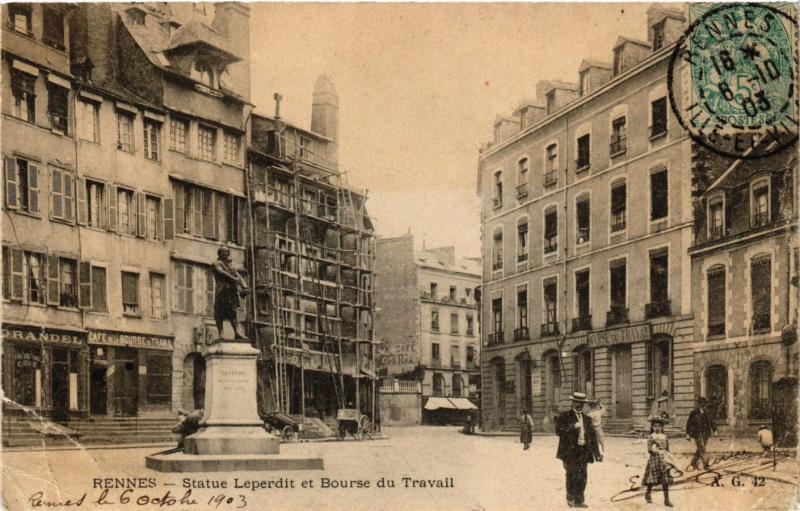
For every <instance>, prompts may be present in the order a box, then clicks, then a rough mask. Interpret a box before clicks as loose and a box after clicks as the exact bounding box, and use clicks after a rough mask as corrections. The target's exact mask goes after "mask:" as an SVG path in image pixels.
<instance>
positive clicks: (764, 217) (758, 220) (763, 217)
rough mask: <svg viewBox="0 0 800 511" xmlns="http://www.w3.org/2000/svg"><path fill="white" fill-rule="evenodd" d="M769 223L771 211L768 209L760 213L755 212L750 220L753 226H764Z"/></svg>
mask: <svg viewBox="0 0 800 511" xmlns="http://www.w3.org/2000/svg"><path fill="white" fill-rule="evenodd" d="M768 223H769V213H768V212H766V211H761V212H758V213H754V214H753V218H752V220H751V222H750V224H751V227H762V226H764V225H767V224H768Z"/></svg>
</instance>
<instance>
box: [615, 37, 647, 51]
mask: <svg viewBox="0 0 800 511" xmlns="http://www.w3.org/2000/svg"><path fill="white" fill-rule="evenodd" d="M625 43H633V44H638V45H639V46H645V47H647V48H649V47H650V43H648V42H647V41H641V40H639V39H632V38H630V37H625V36H619V37H617V42H615V43H614V48H615V49H616V48H617V47H619V46H622V45H623V44H625Z"/></svg>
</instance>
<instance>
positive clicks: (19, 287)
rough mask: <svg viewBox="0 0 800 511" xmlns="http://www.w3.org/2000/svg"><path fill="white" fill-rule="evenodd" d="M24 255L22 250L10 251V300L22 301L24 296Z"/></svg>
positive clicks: (14, 249)
mask: <svg viewBox="0 0 800 511" xmlns="http://www.w3.org/2000/svg"><path fill="white" fill-rule="evenodd" d="M24 257H25V254H24V253H23V252H22V249H19V248H12V249H11V299H12V300H22V298H23V297H24V296H25V263H24Z"/></svg>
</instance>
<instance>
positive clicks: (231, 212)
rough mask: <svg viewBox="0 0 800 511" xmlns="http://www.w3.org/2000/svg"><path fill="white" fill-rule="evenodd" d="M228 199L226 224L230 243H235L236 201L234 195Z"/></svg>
mask: <svg viewBox="0 0 800 511" xmlns="http://www.w3.org/2000/svg"><path fill="white" fill-rule="evenodd" d="M227 199H228V201H227V202H228V211H227V215H226V217H225V222H226V224H227V230H228V241H232V242H233V241H236V222H235V220H234V218H236V200H235V199H234V197H233V195H228V196H227ZM290 232H291V231H290Z"/></svg>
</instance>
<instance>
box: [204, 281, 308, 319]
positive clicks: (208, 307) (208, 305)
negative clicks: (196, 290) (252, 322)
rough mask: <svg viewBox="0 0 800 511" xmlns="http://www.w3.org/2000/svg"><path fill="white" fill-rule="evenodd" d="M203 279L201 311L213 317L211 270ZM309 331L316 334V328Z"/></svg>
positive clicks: (214, 283)
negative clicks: (202, 308)
mask: <svg viewBox="0 0 800 511" xmlns="http://www.w3.org/2000/svg"><path fill="white" fill-rule="evenodd" d="M197 274H198V275H201V273H200V272H198V273H197ZM205 277H206V278H205V288H204V290H205V295H206V297H205V298H206V299H205V301H204V302H205V310H204V311H203V313H204V314H205V315H206V316H213V315H214V290H215V289H216V288H215V286H216V282H215V281H214V270H212V269H211V268H207V269H206V271H205ZM237 308H238V304H237ZM306 319H309V318H308V316H306ZM312 319H315V318H312ZM309 330H311V331H312V332H316V331H317V329H316V328H309Z"/></svg>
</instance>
